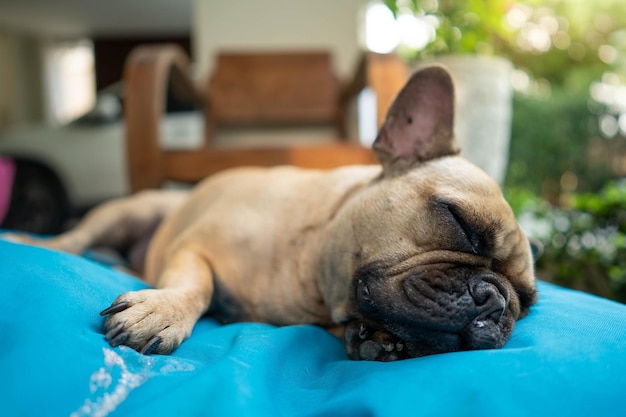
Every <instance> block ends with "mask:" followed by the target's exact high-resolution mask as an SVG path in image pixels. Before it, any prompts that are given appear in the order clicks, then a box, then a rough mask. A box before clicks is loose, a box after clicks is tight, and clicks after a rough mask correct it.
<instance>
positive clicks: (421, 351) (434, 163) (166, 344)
mask: <svg viewBox="0 0 626 417" xmlns="http://www.w3.org/2000/svg"><path fill="white" fill-rule="evenodd" d="M452 103H453V93H452V84H451V81H450V79H449V76H448V75H447V73H446V72H445V71H444V70H443V69H441V68H439V67H431V68H427V69H425V70H422V71H420V72H418V73H417V74H416V75H414V76H413V77H412V79H411V80H410V81H409V83H408V84H407V86H406V87H405V88H404V90H403V91H402V92H401V93H400V95H399V96H398V98H397V99H396V101H395V102H394V104H393V105H392V107H391V109H390V112H389V115H388V117H387V121H386V122H385V125H384V126H383V128H382V129H381V133H380V135H379V137H378V139H377V141H376V143H375V146H374V149H375V151H376V153H377V155H378V157H379V160H380V161H381V163H382V166H356V167H345V168H339V169H336V170H332V171H315V170H302V169H297V168H291V167H278V168H270V169H261V168H242V169H236V170H231V171H227V172H224V173H221V174H218V175H216V176H213V177H211V178H209V179H207V180H205V181H204V182H202V183H201V184H199V185H198V186H197V187H196V188H195V189H194V190H193V191H192V192H191V193H189V194H188V193H186V192H178V191H148V192H144V193H140V194H137V195H136V196H133V197H130V198H129V199H124V200H118V201H114V202H111V203H108V204H106V205H104V206H102V207H100V208H98V209H96V210H95V211H94V212H93V213H91V214H90V215H88V216H87V217H86V219H85V220H84V221H83V222H82V223H81V224H79V226H78V227H77V228H76V229H74V230H72V231H70V232H68V233H67V234H64V235H61V236H59V237H57V238H55V239H52V240H51V241H47V242H38V244H42V245H45V246H48V247H53V248H57V249H62V250H66V251H70V252H76V253H78V252H81V251H83V250H84V249H86V248H87V247H90V246H94V245H102V244H107V245H113V246H119V245H121V244H123V243H126V242H128V241H129V240H130V241H132V242H140V241H142V240H143V238H144V237H146V236H149V235H151V233H150V232H151V231H153V230H154V228H155V225H157V224H159V226H158V229H157V230H156V233H154V236H153V237H152V240H151V242H150V246H149V250H148V254H147V257H146V258H145V273H144V278H145V279H146V281H148V283H150V284H152V285H153V286H154V287H155V289H149V290H142V291H137V292H132V293H127V294H123V295H121V296H120V297H118V299H116V300H115V301H114V303H113V304H112V306H111V307H110V308H108V309H106V310H105V311H104V312H103V314H104V315H107V316H108V317H107V320H106V327H107V334H106V337H107V339H108V340H109V341H110V343H111V344H112V345H118V344H126V345H129V346H131V347H133V348H135V349H137V350H139V351H142V352H144V353H146V352H152V351H154V352H158V353H169V352H171V351H172V350H173V349H175V348H176V347H177V346H178V345H179V344H180V343H181V342H182V341H183V340H184V339H185V338H187V337H188V336H189V335H190V333H191V330H192V328H193V326H194V324H195V322H196V321H197V320H198V318H199V317H200V316H201V315H203V314H205V313H207V312H208V313H210V314H213V315H214V316H216V317H217V318H219V319H221V320H222V321H224V322H233V321H242V320H251V321H261V322H268V323H273V324H278V325H286V324H294V323H312V324H318V325H321V326H324V327H327V328H332V327H336V326H342V327H345V343H346V349H347V351H348V354H349V356H350V357H351V358H354V359H376V360H394V359H400V358H405V357H414V356H421V355H426V354H431V353H439V352H448V351H456V350H465V349H481V348H493V347H500V346H502V345H503V344H504V343H505V342H506V340H507V339H508V337H509V336H510V334H511V331H512V329H513V326H514V322H515V321H516V320H517V319H519V318H520V317H523V315H525V314H526V312H527V311H528V307H529V306H530V305H531V304H532V303H533V302H534V299H535V286H534V280H533V271H532V260H531V255H530V249H529V245H528V242H527V240H526V238H525V236H524V235H523V233H522V232H521V230H520V229H519V227H518V225H517V222H516V221H515V218H514V216H513V213H512V211H511V209H510V208H509V206H508V205H507V203H506V202H505V201H504V199H503V198H502V195H501V193H500V190H499V188H498V186H497V185H496V184H495V183H494V182H493V181H492V180H491V179H490V178H488V176H487V175H486V174H484V173H483V172H482V171H480V170H479V169H478V168H476V167H475V166H473V165H472V164H470V163H469V162H467V161H466V160H464V159H463V158H461V157H459V156H457V155H456V150H455V149H454V141H453V137H452Z"/></svg>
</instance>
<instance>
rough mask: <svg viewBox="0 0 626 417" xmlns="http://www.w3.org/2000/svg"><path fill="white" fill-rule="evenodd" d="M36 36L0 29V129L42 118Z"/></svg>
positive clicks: (40, 80) (38, 51)
mask: <svg viewBox="0 0 626 417" xmlns="http://www.w3.org/2000/svg"><path fill="white" fill-rule="evenodd" d="M41 65H42V62H41V41H40V39H38V38H36V37H33V36H27V35H21V34H14V33H10V32H5V31H0V128H3V127H6V125H7V124H9V125H10V124H14V123H17V124H19V123H24V122H40V121H42V120H43V99H42V97H43V96H42V91H43V90H42V79H41V68H42V66H41Z"/></svg>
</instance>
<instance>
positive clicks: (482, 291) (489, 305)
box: [468, 275, 509, 323]
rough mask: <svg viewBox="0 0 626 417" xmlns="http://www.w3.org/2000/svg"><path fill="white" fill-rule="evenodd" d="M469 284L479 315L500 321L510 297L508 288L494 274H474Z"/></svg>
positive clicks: (482, 317)
mask: <svg viewBox="0 0 626 417" xmlns="http://www.w3.org/2000/svg"><path fill="white" fill-rule="evenodd" d="M468 286H469V293H470V295H471V296H472V298H473V300H474V303H475V305H476V308H477V312H478V314H477V317H478V318H480V319H487V318H489V319H491V320H493V321H494V322H496V323H498V322H499V321H500V319H501V318H502V315H503V314H504V310H505V309H506V305H507V302H508V299H509V297H508V295H509V294H508V290H507V288H506V287H505V286H504V285H503V284H502V283H501V282H500V281H499V280H498V278H496V277H495V276H493V275H478V276H473V277H472V278H471V279H470V281H469V284H468Z"/></svg>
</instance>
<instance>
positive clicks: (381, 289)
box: [346, 67, 536, 360]
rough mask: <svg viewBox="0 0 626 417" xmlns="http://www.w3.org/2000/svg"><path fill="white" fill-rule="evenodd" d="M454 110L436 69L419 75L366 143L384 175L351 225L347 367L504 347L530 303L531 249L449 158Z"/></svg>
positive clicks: (495, 202)
mask: <svg viewBox="0 0 626 417" xmlns="http://www.w3.org/2000/svg"><path fill="white" fill-rule="evenodd" d="M418 93H419V94H418ZM416 97H419V98H417V99H416ZM452 102H453V93H452V84H451V81H450V79H449V76H448V75H447V73H446V72H445V71H444V70H443V69H441V68H438V67H435V68H428V69H426V70H423V71H421V72H418V73H417V74H416V75H415V76H414V77H413V79H412V80H411V81H409V84H408V85H407V87H405V89H404V90H403V91H402V92H401V93H400V95H399V96H398V98H397V99H396V101H395V102H394V104H393V105H392V107H391V110H390V113H389V115H388V117H387V121H386V122H385V124H384V125H383V128H382V129H381V132H380V134H379V137H378V139H377V141H376V143H375V145H374V149H375V150H376V152H377V155H378V157H379V159H380V160H381V163H382V164H383V168H384V171H383V176H382V177H381V178H380V179H379V180H378V181H377V183H376V184H374V185H373V186H372V187H370V189H369V190H367V192H366V193H365V195H364V196H363V198H361V200H360V202H359V205H360V206H359V207H358V208H356V209H355V210H354V213H356V214H354V215H353V219H352V221H353V225H354V227H353V230H354V232H353V243H352V244H353V245H354V246H355V247H354V253H356V254H357V256H356V261H355V272H354V275H353V279H352V294H351V297H352V298H351V305H352V306H351V310H352V311H351V313H352V314H351V317H352V319H353V320H351V321H350V323H349V324H348V325H347V327H346V348H347V351H348V354H349V355H350V357H351V358H353V359H375V360H395V359H401V358H407V357H416V356H424V355H429V354H434V353H443V352H452V351H459V350H472V349H489V348H498V347H502V346H503V345H504V343H505V342H506V341H507V340H508V339H509V337H510V335H511V332H512V330H513V327H514V324H515V321H516V320H517V319H519V318H521V317H523V316H524V315H525V314H527V312H528V308H529V306H530V305H531V304H533V303H534V302H535V298H536V294H535V283H534V278H533V268H532V257H531V252H530V246H529V243H528V241H527V239H526V237H525V236H524V234H523V233H522V231H521V230H520V228H519V226H518V224H517V222H516V220H515V217H514V215H513V212H512V210H511V209H510V207H509V205H508V204H507V203H506V201H505V200H504V198H503V197H502V194H501V192H500V189H499V187H498V185H497V184H496V183H495V182H494V181H493V180H491V179H490V178H489V177H488V176H487V175H486V174H485V173H484V172H482V171H481V170H480V169H478V168H477V167H475V166H474V165H472V164H470V163H469V162H467V161H466V160H465V159H463V158H461V157H459V156H456V155H455V153H456V152H455V149H454V141H453V137H452V113H453V110H452ZM373 219H375V220H373Z"/></svg>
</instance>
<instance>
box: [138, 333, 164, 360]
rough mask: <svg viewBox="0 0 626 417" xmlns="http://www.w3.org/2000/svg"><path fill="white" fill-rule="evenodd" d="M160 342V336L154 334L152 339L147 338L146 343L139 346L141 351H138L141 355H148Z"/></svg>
mask: <svg viewBox="0 0 626 417" xmlns="http://www.w3.org/2000/svg"><path fill="white" fill-rule="evenodd" d="M160 344H161V338H160V337H159V336H154V337H153V338H152V339H150V340H148V343H146V345H145V346H144V347H143V348H141V351H139V353H141V354H142V355H149V354H151V353H152V352H154V350H155V349H156V348H158V347H159V345H160Z"/></svg>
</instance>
